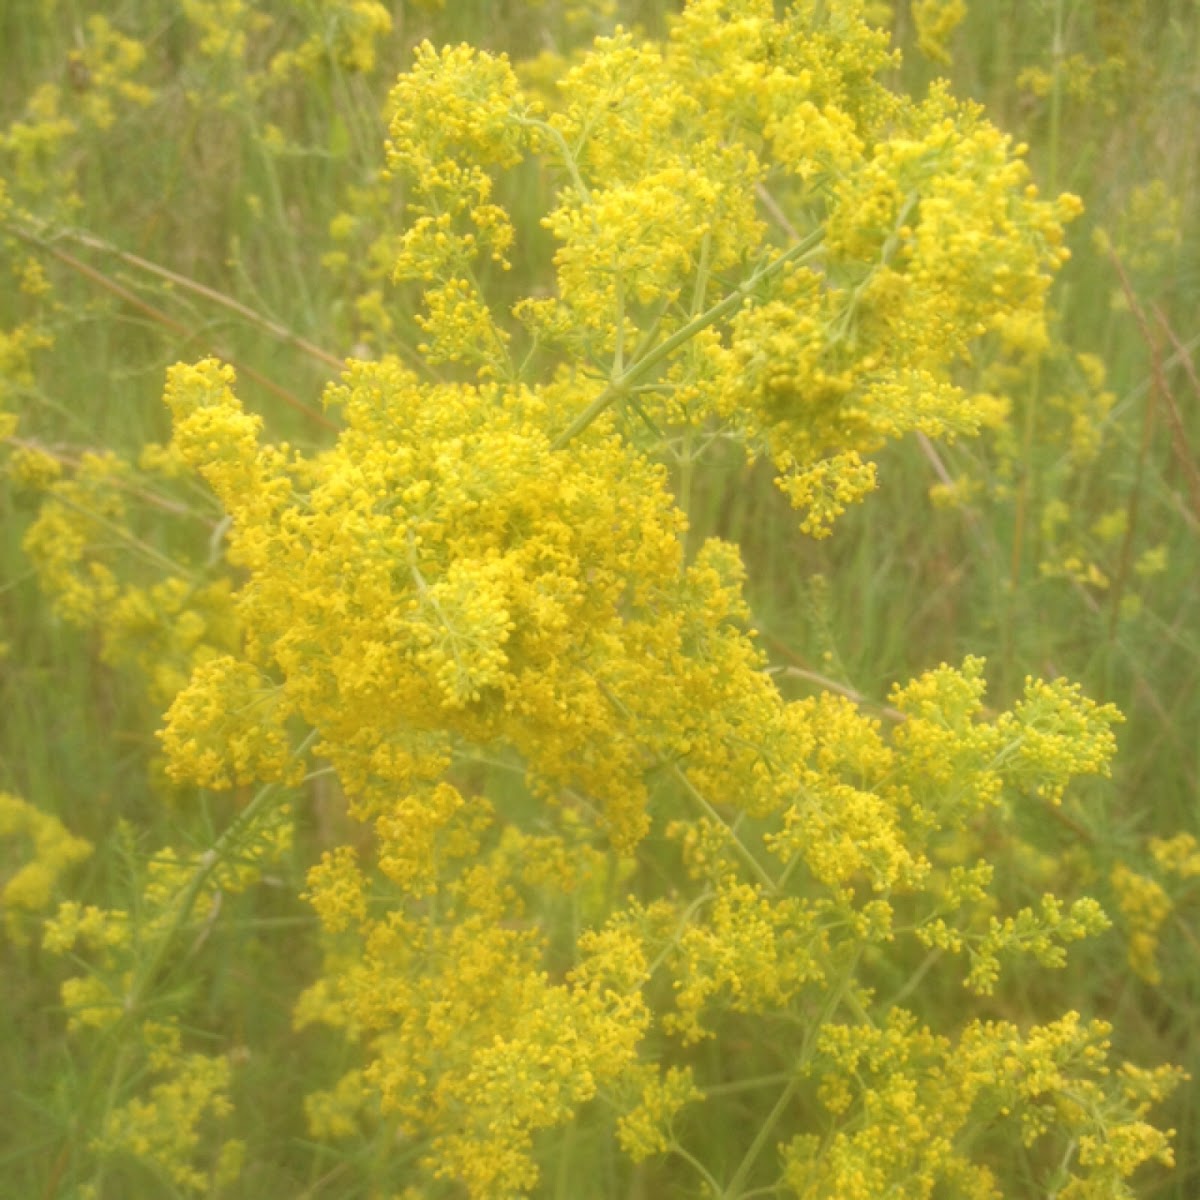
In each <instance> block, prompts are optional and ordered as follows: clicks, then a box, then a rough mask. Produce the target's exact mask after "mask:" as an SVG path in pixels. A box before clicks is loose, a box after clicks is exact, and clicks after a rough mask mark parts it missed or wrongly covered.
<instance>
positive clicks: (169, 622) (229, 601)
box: [7, 445, 239, 704]
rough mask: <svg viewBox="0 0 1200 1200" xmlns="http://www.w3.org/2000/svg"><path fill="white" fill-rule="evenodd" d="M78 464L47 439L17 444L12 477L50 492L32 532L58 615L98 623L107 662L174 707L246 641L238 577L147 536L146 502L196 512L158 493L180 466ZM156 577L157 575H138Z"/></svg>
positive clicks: (88, 458) (97, 458)
mask: <svg viewBox="0 0 1200 1200" xmlns="http://www.w3.org/2000/svg"><path fill="white" fill-rule="evenodd" d="M150 461H151V460H150V459H149V458H148V459H146V462H147V463H150ZM72 466H73V471H72V473H71V474H69V475H65V474H64V470H63V468H64V464H63V463H62V461H61V460H60V459H59V458H56V457H54V456H52V455H50V454H48V453H46V452H45V451H44V450H42V449H40V448H38V447H37V446H34V445H29V446H21V447H17V448H16V449H15V450H14V452H13V454H12V456H11V458H10V460H9V462H8V464H7V470H8V474H9V475H10V477H11V478H13V479H14V480H15V481H16V482H17V483H18V484H19V485H21V486H22V487H25V488H33V489H37V490H40V491H42V492H44V493H45V499H44V501H43V503H42V506H41V509H40V511H39V513H38V515H37V518H36V519H35V520H34V521H33V522H32V524H30V526H29V527H28V529H27V530H26V532H25V537H24V542H23V546H24V550H25V553H26V554H27V555H28V556H29V558H30V559H31V560H32V562H33V564H34V567H35V569H36V571H37V574H38V582H39V584H40V585H41V587H42V589H43V591H44V592H45V593H46V595H47V596H49V597H50V599H51V603H52V605H53V608H54V611H55V613H56V614H57V615H58V616H59V617H61V618H62V620H64V621H66V622H67V623H68V624H71V625H75V626H78V627H80V628H86V629H96V630H97V631H98V632H99V634H100V647H101V655H102V657H103V659H104V661H105V662H108V663H110V664H112V665H114V666H117V665H120V666H128V667H131V668H133V669H134V670H135V671H137V672H138V674H139V675H140V676H141V678H142V679H143V680H145V685H146V690H147V693H148V695H149V697H150V699H151V700H152V701H153V702H154V703H156V704H165V703H167V702H168V701H170V699H171V698H172V697H173V696H174V695H175V694H176V693H177V692H178V691H179V690H180V688H182V687H183V685H184V683H186V681H187V679H188V677H189V676H190V674H191V672H192V669H193V668H194V667H196V666H198V665H199V664H201V663H204V662H206V661H207V660H208V659H210V658H212V657H213V656H214V655H215V654H217V653H218V652H219V651H220V650H227V649H229V648H231V647H232V646H234V645H236V644H237V641H238V636H239V631H238V627H237V622H236V615H235V612H234V604H233V592H232V588H231V585H230V581H229V579H228V578H221V577H208V576H206V573H205V572H203V571H201V570H197V569H195V568H192V567H189V566H188V565H187V564H185V563H176V562H174V561H173V560H171V559H170V558H168V557H167V556H165V555H164V554H163V553H162V552H161V551H160V550H159V549H158V548H157V547H156V546H154V545H153V544H151V543H150V542H148V541H146V540H144V539H143V538H142V537H141V536H139V533H138V531H137V530H136V528H135V518H134V512H135V511H136V506H137V502H138V501H139V500H143V499H145V498H147V497H149V498H150V499H151V501H152V503H156V505H157V506H159V507H162V508H166V509H167V510H168V511H171V512H172V513H174V514H176V515H179V516H184V517H191V516H193V515H194V514H192V513H191V511H190V510H188V509H187V508H185V507H183V506H182V505H180V504H178V503H177V502H175V501H174V500H172V499H170V498H169V497H166V496H163V495H161V494H159V493H157V492H154V491H152V490H148V487H147V485H149V487H150V488H153V487H154V485H156V484H158V483H161V481H162V477H163V476H169V475H170V474H171V473H172V471H173V470H174V467H173V465H172V464H171V463H169V462H168V461H166V460H165V459H164V460H163V461H162V462H160V463H158V464H156V465H155V466H154V468H153V469H152V470H150V471H148V472H145V473H139V472H136V471H135V470H134V469H133V467H131V466H130V464H129V463H127V462H124V461H123V460H121V459H119V458H118V457H117V456H116V455H114V454H112V453H109V452H106V453H104V454H94V453H92V452H90V451H89V452H85V453H84V454H83V455H82V456H81V457H80V459H79V460H78V462H77V463H74V464H72ZM156 476H157V477H158V478H155V477H156ZM156 576H157V578H155V577H156ZM147 577H149V579H150V580H152V582H147V583H141V582H137V581H138V580H140V579H146V578H147Z"/></svg>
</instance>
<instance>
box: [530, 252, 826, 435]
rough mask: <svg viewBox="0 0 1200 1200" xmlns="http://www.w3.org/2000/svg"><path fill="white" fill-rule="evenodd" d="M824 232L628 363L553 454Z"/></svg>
mask: <svg viewBox="0 0 1200 1200" xmlns="http://www.w3.org/2000/svg"><path fill="white" fill-rule="evenodd" d="M824 237H825V232H824V230H822V229H814V230H813V232H812V233H810V234H809V235H808V237H806V238H804V240H803V241H800V242H797V243H796V245H794V246H792V247H791V248H790V249H789V250H786V251H784V253H782V254H781V255H779V257H778V258H773V259H772V260H771V261H770V262H769V263H767V264H766V265H765V266H763V267H760V268H759V269H758V270H757V271H755V272H754V274H753V275H751V276H750V278H749V279H746V280H744V281H743V282H742V283H740V284H738V286H737V287H736V288H734V290H733V291H732V292H730V293H729V295H728V296H726V297H725V298H724V299H722V300H719V301H718V302H717V303H716V304H714V305H713V306H712V307H711V308H709V309H706V310H705V311H704V312H702V313H700V315H699V316H696V317H693V318H692V320H690V321H689V322H688V323H687V324H686V325H684V326H683V327H682V328H680V329H677V330H676V331H675V332H674V333H673V334H671V336H670V337H669V338H666V339H665V340H664V341H662V342H660V343H659V344H658V345H657V346H655V347H654V349H653V350H651V351H649V352H648V353H647V354H645V355H644V356H643V357H641V358H639V359H636V360H635V361H634V362H632V363H631V364H630V365H629V366H628V367H627V368H626V369H625V370H624V371H623V372H621V374H619V375H617V376H616V377H615V378H613V379H611V380H610V381H609V383H608V386H607V387H606V388H605V389H604V390H603V391H602V392H601V393H600V395H599V396H597V397H596V399H595V400H593V401H592V402H591V404H589V405H588V406H587V408H585V409H584V410H583V411H582V412H581V413H580V414H579V415H578V416H577V417H576V418H575V420H573V421H572V422H571V424H570V425H568V426H567V427H566V429H564V430H563V431H562V433H560V434H559V435H558V436H557V437H555V439H554V440H553V441H552V442H551V443H550V447H551V449H553V450H561V449H562V448H563V447H564V446H566V445H567V444H568V443H569V442H571V441H573V440H574V439H575V438H576V437H578V436H579V434H581V433H582V432H583V431H584V430H585V429H586V428H587V427H588V426H589V425H590V424H591V423H592V422H593V421H595V420H596V418H597V417H598V416H600V414H601V413H602V412H604V410H605V409H606V408H609V407H610V406H611V405H612V404H614V403H615V402H616V401H617V400H618V399H620V398H621V397H622V396H624V395H625V394H626V393H628V392H629V391H630V389H631V388H633V387H634V386H636V385H637V384H638V383H640V382H641V381H642V380H643V379H645V377H646V376H647V375H649V374H650V372H651V371H653V370H654V369H655V368H656V367H657V366H659V364H660V363H662V362H664V361H665V360H666V359H668V358H670V356H671V355H672V354H674V353H675V351H676V350H678V349H679V347H680V346H682V345H684V344H685V343H686V342H688V341H690V340H691V339H692V338H694V337H695V336H696V334H698V333H699V332H700V331H701V330H702V329H707V328H708V326H710V325H713V324H715V323H716V322H717V321H720V320H721V319H722V318H724V317H727V316H730V315H731V314H732V313H734V312H736V311H737V310H738V309H739V308H740V307H741V306H742V305H743V304H744V303H745V302H746V300H747V299H748V298H749V297H750V296H751V295H753V293H754V291H755V290H756V289H757V288H758V287H759V285H760V284H762V283H763V282H764V281H765V280H767V279H770V278H771V277H772V276H774V275H777V274H779V272H780V271H782V270H783V269H784V268H785V267H786V266H788V265H789V264H790V263H794V262H798V261H799V260H800V259H802V258H803V257H804V256H805V255H807V254H809V253H810V252H811V251H813V250H815V249H816V248H817V246H819V245H820V244H821V242H822V241H823V240H824Z"/></svg>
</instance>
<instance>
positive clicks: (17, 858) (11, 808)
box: [0, 792, 92, 942]
mask: <svg viewBox="0 0 1200 1200" xmlns="http://www.w3.org/2000/svg"><path fill="white" fill-rule="evenodd" d="M22 842H28V843H31V845H32V850H33V855H32V857H31V858H28V859H26V857H25V855H24V854H23V853H22V845H21V844H22ZM2 843H9V845H8V846H6V849H5V852H4V853H5V859H6V860H7V861H6V862H5V880H4V885H3V886H2V887H0V911H2V912H3V913H4V921H5V926H6V928H7V930H8V935H9V937H10V938H12V939H13V940H14V941H16V942H24V941H25V940H26V936H27V935H26V933H25V930H24V927H23V922H22V917H25V916H28V915H29V914H34V913H38V912H40V911H42V910H44V909H46V908H47V907H49V905H50V902H51V900H52V898H53V895H54V890H55V887H56V885H57V883H58V878H59V876H60V875H62V874H63V873H64V872H65V871H67V870H69V869H70V868H71V867H72V866H73V865H74V864H75V863H77V862H82V861H83V859H85V858H87V857H88V855H89V854H91V852H92V846H91V843H90V842H88V841H86V840H85V839H84V838H81V837H76V836H75V835H74V834H72V833H71V832H70V831H69V830H68V829H67V827H66V826H65V825H64V824H63V823H62V822H61V821H60V820H59V819H58V818H57V817H53V816H51V815H50V814H49V813H45V812H42V811H41V809H38V808H35V807H34V806H33V805H32V804H29V803H28V802H27V801H25V800H22V799H21V798H20V796H14V795H12V794H11V793H9V792H0V844H2ZM23 860H24V861H23Z"/></svg>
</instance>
